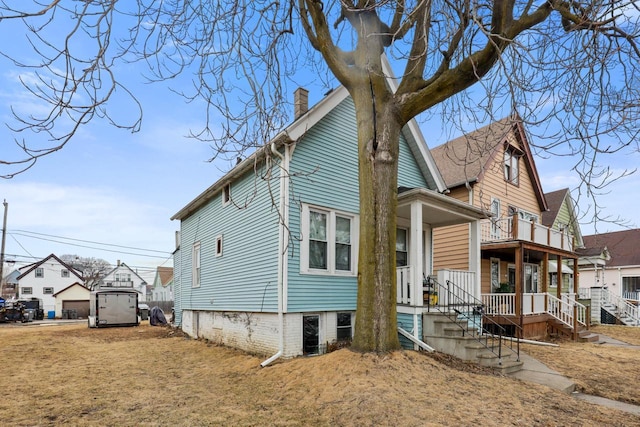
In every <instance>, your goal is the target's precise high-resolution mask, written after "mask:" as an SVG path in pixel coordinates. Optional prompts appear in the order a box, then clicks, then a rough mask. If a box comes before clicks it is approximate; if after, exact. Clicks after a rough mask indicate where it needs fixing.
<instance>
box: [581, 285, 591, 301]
mask: <svg viewBox="0 0 640 427" xmlns="http://www.w3.org/2000/svg"><path fill="white" fill-rule="evenodd" d="M578 298H580V299H591V288H578Z"/></svg>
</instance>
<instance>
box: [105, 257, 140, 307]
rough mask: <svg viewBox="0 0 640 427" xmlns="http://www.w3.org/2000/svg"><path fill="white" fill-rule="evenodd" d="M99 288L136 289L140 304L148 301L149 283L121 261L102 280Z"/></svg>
mask: <svg viewBox="0 0 640 427" xmlns="http://www.w3.org/2000/svg"><path fill="white" fill-rule="evenodd" d="M99 287H101V288H104V287H106V288H129V289H134V290H136V291H137V292H138V293H139V294H140V300H139V301H140V302H144V301H146V300H147V282H146V281H145V280H144V279H143V278H142V277H140V276H139V275H138V273H137V272H135V271H134V270H132V269H131V267H129V266H128V265H127V264H125V263H124V262H120V260H118V262H117V264H116V267H115V268H114V269H113V270H111V271H110V272H108V273H107V274H106V275H105V276H104V277H103V278H102V280H100V284H99Z"/></svg>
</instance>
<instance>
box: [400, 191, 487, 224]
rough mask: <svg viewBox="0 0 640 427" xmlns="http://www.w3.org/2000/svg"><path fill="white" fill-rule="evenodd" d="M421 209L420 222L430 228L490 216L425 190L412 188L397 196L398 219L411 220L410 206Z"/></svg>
mask: <svg viewBox="0 0 640 427" xmlns="http://www.w3.org/2000/svg"><path fill="white" fill-rule="evenodd" d="M415 202H418V203H420V205H421V207H422V220H423V222H425V223H428V224H430V225H431V227H433V228H436V227H444V226H447V225H455V224H465V223H469V222H472V221H477V220H480V219H486V218H489V217H490V216H491V215H490V214H489V213H487V212H484V211H482V209H479V208H476V207H474V206H471V205H469V204H468V203H465V202H461V201H459V200H457V199H454V198H453V197H448V196H445V195H442V194H440V193H437V192H435V191H433V190H428V189H426V188H412V189H411V190H407V191H404V192H402V193H399V194H398V217H399V218H408V219H410V218H411V205H412V204H413V203H415Z"/></svg>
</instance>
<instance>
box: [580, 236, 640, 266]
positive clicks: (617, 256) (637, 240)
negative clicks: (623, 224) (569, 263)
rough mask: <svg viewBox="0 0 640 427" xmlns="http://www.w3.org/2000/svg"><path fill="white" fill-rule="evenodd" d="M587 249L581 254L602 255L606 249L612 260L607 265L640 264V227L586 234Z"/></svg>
mask: <svg viewBox="0 0 640 427" xmlns="http://www.w3.org/2000/svg"><path fill="white" fill-rule="evenodd" d="M583 239H584V245H585V249H584V250H583V251H579V253H580V255H583V256H588V255H600V254H601V253H603V252H604V251H605V250H606V251H608V252H609V256H610V257H611V260H610V261H609V262H607V267H624V266H630V265H634V266H636V265H640V229H638V228H634V229H633V230H624V231H614V232H611V233H601V234H593V235H590V236H584V237H583Z"/></svg>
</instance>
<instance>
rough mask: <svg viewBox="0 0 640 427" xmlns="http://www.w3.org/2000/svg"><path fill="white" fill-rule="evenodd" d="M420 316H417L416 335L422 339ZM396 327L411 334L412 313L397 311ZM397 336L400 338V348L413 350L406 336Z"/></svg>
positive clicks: (411, 343)
mask: <svg viewBox="0 0 640 427" xmlns="http://www.w3.org/2000/svg"><path fill="white" fill-rule="evenodd" d="M421 317H422V316H419V317H418V336H419V337H420V339H422V320H421ZM397 319H398V327H400V328H402V329H404V330H405V331H407V332H409V333H411V334H413V314H406V313H398V317H397ZM398 338H400V345H401V346H402V348H404V349H407V350H413V342H411V341H410V340H409V339H408V338H405V337H404V336H402V335H400V334H398Z"/></svg>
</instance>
